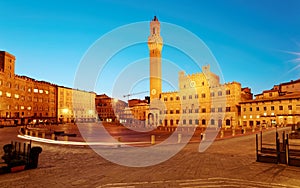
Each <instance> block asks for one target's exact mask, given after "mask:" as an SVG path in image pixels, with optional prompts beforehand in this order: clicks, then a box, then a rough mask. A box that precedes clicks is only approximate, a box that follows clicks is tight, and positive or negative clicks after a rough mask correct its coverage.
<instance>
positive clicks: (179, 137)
mask: <svg viewBox="0 0 300 188" xmlns="http://www.w3.org/2000/svg"><path fill="white" fill-rule="evenodd" d="M180 142H181V134H178V144H179V143H180Z"/></svg>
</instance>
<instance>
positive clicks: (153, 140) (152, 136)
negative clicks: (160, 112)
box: [151, 135, 155, 144]
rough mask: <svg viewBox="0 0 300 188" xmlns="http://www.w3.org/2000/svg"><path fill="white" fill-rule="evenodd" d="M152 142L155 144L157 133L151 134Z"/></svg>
mask: <svg viewBox="0 0 300 188" xmlns="http://www.w3.org/2000/svg"><path fill="white" fill-rule="evenodd" d="M151 144H155V135H151Z"/></svg>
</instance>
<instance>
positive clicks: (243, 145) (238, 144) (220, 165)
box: [0, 128, 300, 188]
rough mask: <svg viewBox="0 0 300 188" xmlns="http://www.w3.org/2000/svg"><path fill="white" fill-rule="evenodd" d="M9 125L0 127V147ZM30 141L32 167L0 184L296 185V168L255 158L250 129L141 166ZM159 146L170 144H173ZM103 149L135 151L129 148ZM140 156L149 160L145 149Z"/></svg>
mask: <svg viewBox="0 0 300 188" xmlns="http://www.w3.org/2000/svg"><path fill="white" fill-rule="evenodd" d="M5 129H6V128H5ZM8 130H9V131H8ZM15 131H16V129H15V128H10V129H7V130H6V131H4V129H1V130H0V144H1V147H2V146H3V144H4V143H5V142H9V141H10V140H11V139H9V138H10V137H9V135H10V134H11V135H14V134H15ZM4 132H5V135H4ZM274 134H275V132H274V130H273V131H269V132H266V133H265V134H264V139H265V140H266V141H269V142H272V140H274ZM35 144H36V145H41V146H42V147H43V152H42V153H41V155H40V161H39V167H38V169H34V170H28V171H22V172H18V173H10V174H4V175H0V187H1V188H3V187H149V188H150V187H225V186H226V187H300V168H297V167H291V166H286V165H276V164H266V163H257V162H255V160H256V159H255V135H247V136H242V137H236V138H231V139H225V140H219V141H215V142H214V143H213V144H212V145H211V146H210V147H209V148H208V149H207V150H206V151H205V152H202V153H199V152H198V147H199V143H190V144H188V145H187V146H186V147H185V148H184V149H182V150H181V151H180V152H179V153H178V154H177V155H175V156H174V157H172V158H171V159H169V160H167V161H165V162H163V163H160V164H158V165H155V166H150V167H141V168H134V167H125V166H120V165H117V164H114V163H112V162H109V161H107V160H105V159H103V158H102V157H101V156H99V155H98V154H96V153H95V152H94V151H93V150H92V149H90V148H86V147H74V146H72V147H71V146H55V145H50V144H39V143H35ZM163 147H165V149H166V150H172V147H173V145H167V146H163ZM103 149H105V150H106V151H108V152H109V151H110V150H120V151H124V152H127V153H128V155H127V157H128V158H134V157H135V156H134V155H133V154H132V153H131V150H130V149H129V148H103ZM0 154H1V155H2V151H1V153H0ZM145 160H151V155H150V156H149V158H148V159H145Z"/></svg>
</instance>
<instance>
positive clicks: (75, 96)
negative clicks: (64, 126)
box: [57, 86, 97, 123]
mask: <svg viewBox="0 0 300 188" xmlns="http://www.w3.org/2000/svg"><path fill="white" fill-rule="evenodd" d="M57 87H58V91H57V117H58V121H59V122H67V123H68V122H94V121H96V120H97V114H96V108H95V98H96V93H94V92H87V91H82V90H77V89H72V88H67V87H63V86H57Z"/></svg>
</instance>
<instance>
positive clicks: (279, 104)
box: [240, 80, 300, 127]
mask: <svg viewBox="0 0 300 188" xmlns="http://www.w3.org/2000/svg"><path fill="white" fill-rule="evenodd" d="M240 105H241V118H242V125H243V126H246V127H253V126H254V127H259V126H264V127H270V126H276V125H277V126H287V125H293V124H300V80H296V81H290V82H286V83H281V84H279V85H275V86H274V87H273V88H272V89H271V90H265V91H263V92H262V93H261V94H258V95H256V96H255V99H254V100H248V101H244V102H241V103H240Z"/></svg>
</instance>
